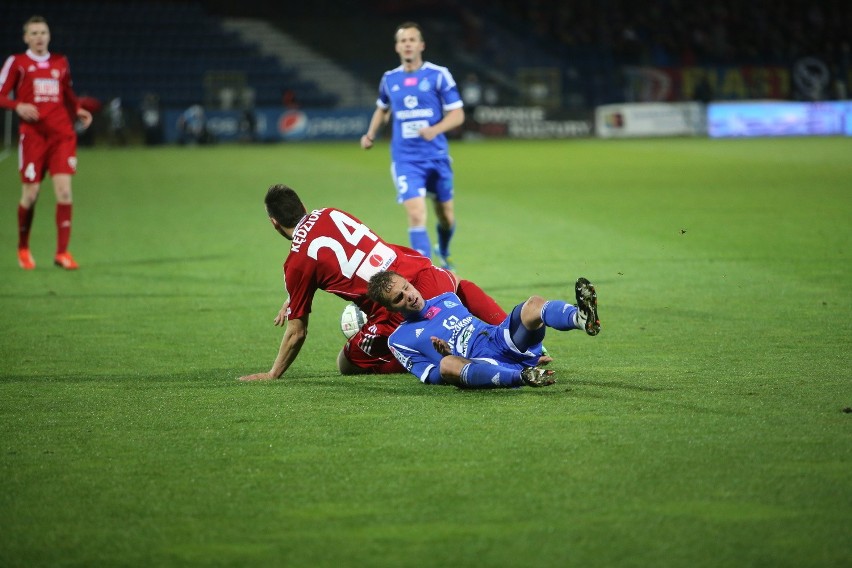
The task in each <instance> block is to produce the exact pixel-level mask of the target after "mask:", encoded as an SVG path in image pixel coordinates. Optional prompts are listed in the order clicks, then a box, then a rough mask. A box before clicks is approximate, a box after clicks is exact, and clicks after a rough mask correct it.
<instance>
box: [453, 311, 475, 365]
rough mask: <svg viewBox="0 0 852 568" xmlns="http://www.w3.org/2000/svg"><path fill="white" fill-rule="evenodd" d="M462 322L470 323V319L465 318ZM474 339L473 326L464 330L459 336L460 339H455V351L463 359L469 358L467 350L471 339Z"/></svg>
mask: <svg viewBox="0 0 852 568" xmlns="http://www.w3.org/2000/svg"><path fill="white" fill-rule="evenodd" d="M462 321H468V322H469V321H470V318H465V319H464V320H462ZM471 337H473V326H472V325H468V326H467V327H466V328H464V329H463V330H462V331H461V333H459V334H458V337H456V338H455V350H456V353H458V354H459V355H461V356H462V357H467V350H468V347H469V346H470V338H471Z"/></svg>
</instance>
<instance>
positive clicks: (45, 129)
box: [0, 16, 92, 270]
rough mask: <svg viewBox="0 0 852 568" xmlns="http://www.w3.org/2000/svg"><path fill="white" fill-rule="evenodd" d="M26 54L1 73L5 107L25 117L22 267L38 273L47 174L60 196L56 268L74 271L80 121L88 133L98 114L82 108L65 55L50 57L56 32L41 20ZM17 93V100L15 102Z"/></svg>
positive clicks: (34, 22) (30, 32)
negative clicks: (39, 219)
mask: <svg viewBox="0 0 852 568" xmlns="http://www.w3.org/2000/svg"><path fill="white" fill-rule="evenodd" d="M24 43H26V44H27V47H28V48H29V49H27V51H26V53H19V54H17V55H12V56H10V57H9V58H8V59H7V60H6V63H4V64H3V68H2V70H0V107H2V108H8V109H12V110H14V111H15V112H17V113H18V116H19V117H20V118H21V124H20V129H19V130H20V132H19V142H18V152H19V156H18V157H19V159H18V164H19V168H20V173H21V181H22V182H23V186H22V191H21V201H20V203H19V205H18V229H19V234H18V264H20V265H21V268H23V269H24V270H32V269H33V268H35V261H34V260H33V257H32V254H30V227H31V226H32V222H33V213H34V212H35V203H36V200H37V199H38V194H39V190H40V189H41V181H42V179H44V174H45V172H47V171H50V175H51V177H52V178H53V190H54V191H55V192H56V229H57V238H56V255H55V256H54V259H53V261H54V263H55V264H56V265H57V266H60V267H62V268H64V269H66V270H74V269H75V268H77V263H76V262H74V258H73V257H72V256H71V253H69V252H68V240H69V239H70V238H71V203H72V200H71V176H72V175H73V174H74V173H75V172H76V170H77V155H76V154H77V135H76V134H75V133H74V120H75V119H79V120H80V123H81V125H82V126H83V128H88V127H89V125H90V124H91V123H92V115H91V113H90V112H89V111H87V110H86V109H84V108H82V107H81V106H80V102H79V100H78V99H77V95H75V94H74V90H73V89H72V88H71V71H70V69H69V67H68V59H66V58H65V56H64V55H60V54H57V53H50V52H49V51H48V50H47V46H48V44H49V43H50V29H49V28H48V27H47V22H46V21H45V19H44V18H42V17H41V16H33V17H32V18H30V19H29V20H27V21H26V23H25V24H24ZM12 91H14V93H15V98H14V99H12V98H10V95H11V93H12Z"/></svg>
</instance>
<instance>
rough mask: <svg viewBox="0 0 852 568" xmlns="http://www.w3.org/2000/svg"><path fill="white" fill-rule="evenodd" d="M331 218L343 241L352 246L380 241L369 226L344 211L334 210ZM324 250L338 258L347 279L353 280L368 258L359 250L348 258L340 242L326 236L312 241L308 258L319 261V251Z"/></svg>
mask: <svg viewBox="0 0 852 568" xmlns="http://www.w3.org/2000/svg"><path fill="white" fill-rule="evenodd" d="M329 217H331V220H332V221H334V226H335V227H337V230H338V231H340V235H341V236H342V237H343V239H344V240H345V241H346V242H348V243H349V244H351V245H354V246H356V247H357V246H358V243H360V242H361V241H362V240H363V239H364V238H367V239H370V241H373V242H375V241H377V240H379V237H377V236H376V234H375V233H373V232H372V231H371V230H370V228H369V227H367V225H365V224H363V223H358V222H357V221H355V219H353V218H352V217H350V216H348V215H347V214H346V213H343V212H342V211H338V210H336V209H334V210H332V211H330V212H329ZM322 248H329V249H331V252H333V253H334V256H336V257H337V263H338V264H339V265H340V273H341V274H342V275H343V276H344V277H345V278H352V275H353V274H355V271H356V270H358V267H359V266H361V263H362V262H363V261H364V257H365V256H367V253H366V252H364V251H362V250H360V249H358V250H356V251H355V252H354V253H353V254H352V257H351V258H347V256H346V251H344V250H343V245H342V244H340V241H338V240H337V239H334V238H332V237H325V236H323V237H317V238H315V239H314V240H313V241H311V244H310V246H308V256H309V257H311V258H312V259H314V260H317V259H318V258H317V257H318V256H319V251H320V249H322Z"/></svg>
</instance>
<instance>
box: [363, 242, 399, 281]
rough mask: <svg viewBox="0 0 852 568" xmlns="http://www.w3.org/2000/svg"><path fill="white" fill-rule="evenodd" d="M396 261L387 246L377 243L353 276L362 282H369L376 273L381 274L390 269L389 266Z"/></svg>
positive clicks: (392, 252)
mask: <svg viewBox="0 0 852 568" xmlns="http://www.w3.org/2000/svg"><path fill="white" fill-rule="evenodd" d="M395 260H396V253H395V252H394V251H393V249H391V248H390V247H389V246H387V245H386V244H384V243H382V242H377V243H376V245H375V246H374V247H373V250H371V251H370V252H369V253H368V254H367V260H365V261H364V262H362V263H361V266H359V267H358V270H356V271H355V275H356V276H358V277H359V278H363V279H364V280H369V279H370V278H371V277H372V276H373V274H375V273H376V272H382V271H383V270H387V269H388V268H390V265H391V264H393V262H394V261H395Z"/></svg>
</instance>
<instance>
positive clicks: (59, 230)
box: [56, 203, 72, 254]
mask: <svg viewBox="0 0 852 568" xmlns="http://www.w3.org/2000/svg"><path fill="white" fill-rule="evenodd" d="M71 207H72V205H71V204H70V203H57V204H56V254H62V253H64V252H66V251H67V250H68V241H69V240H70V239H71Z"/></svg>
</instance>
